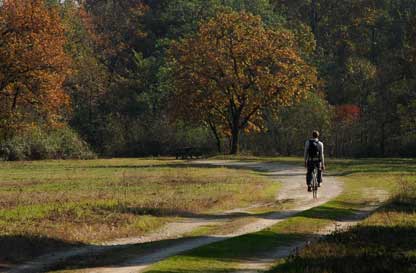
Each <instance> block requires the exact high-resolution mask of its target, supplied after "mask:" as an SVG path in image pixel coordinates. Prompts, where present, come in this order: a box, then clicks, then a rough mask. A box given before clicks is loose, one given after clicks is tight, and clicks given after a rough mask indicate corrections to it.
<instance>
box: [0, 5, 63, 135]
mask: <svg viewBox="0 0 416 273" xmlns="http://www.w3.org/2000/svg"><path fill="white" fill-rule="evenodd" d="M65 42H66V40H65V36H64V28H63V26H62V22H61V20H60V17H59V14H58V11H57V10H56V9H55V8H53V7H51V6H46V4H45V2H44V1H43V0H21V1H14V0H5V1H3V4H2V6H1V7H0V98H1V100H2V101H1V105H0V108H1V114H0V115H1V116H0V119H1V121H2V122H1V128H2V129H3V130H4V131H5V133H6V134H10V132H11V129H13V128H18V127H19V126H21V125H23V124H25V123H26V124H27V123H31V122H39V121H41V122H47V123H48V124H52V125H53V124H56V123H58V122H59V121H60V119H61V115H60V114H61V113H62V110H66V109H68V107H69V98H68V96H67V95H66V94H65V93H64V91H63V89H62V84H63V82H64V80H65V78H66V75H67V72H68V69H69V64H70V59H69V58H68V56H67V55H66V54H65V51H64V45H65Z"/></svg>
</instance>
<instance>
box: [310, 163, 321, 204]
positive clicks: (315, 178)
mask: <svg viewBox="0 0 416 273" xmlns="http://www.w3.org/2000/svg"><path fill="white" fill-rule="evenodd" d="M318 185H319V184H318V167H317V166H314V167H313V171H312V185H311V187H312V195H313V199H318V187H319V186H318Z"/></svg>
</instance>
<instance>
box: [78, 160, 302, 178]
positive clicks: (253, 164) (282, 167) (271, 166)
mask: <svg viewBox="0 0 416 273" xmlns="http://www.w3.org/2000/svg"><path fill="white" fill-rule="evenodd" d="M276 164H277V162H272V161H269V162H261V161H236V162H233V161H230V162H228V163H226V164H222V163H218V164H215V163H213V164H210V163H203V161H200V162H196V161H192V160H190V161H186V162H183V163H168V164H149V165H115V166H112V165H108V166H105V165H102V166H101V165H96V166H88V167H85V166H80V167H76V168H84V169H85V168H91V169H147V168H175V169H188V168H207V169H215V168H228V169H239V170H249V171H253V170H254V171H257V172H267V173H269V172H275V171H288V170H292V169H293V166H294V165H293V164H292V165H291V164H285V163H279V164H278V165H277V166H276ZM264 165H266V166H267V167H268V168H267V169H265V168H264ZM299 167H302V166H299ZM293 175H299V174H298V173H297V174H295V173H294V174H293Z"/></svg>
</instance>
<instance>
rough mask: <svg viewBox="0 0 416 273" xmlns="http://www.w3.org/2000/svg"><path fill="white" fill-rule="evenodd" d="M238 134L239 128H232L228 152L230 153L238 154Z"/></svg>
mask: <svg viewBox="0 0 416 273" xmlns="http://www.w3.org/2000/svg"><path fill="white" fill-rule="evenodd" d="M239 135H240V130H239V129H237V128H234V129H233V130H232V134H231V147H230V154H232V155H236V154H238V150H239V140H240V138H239Z"/></svg>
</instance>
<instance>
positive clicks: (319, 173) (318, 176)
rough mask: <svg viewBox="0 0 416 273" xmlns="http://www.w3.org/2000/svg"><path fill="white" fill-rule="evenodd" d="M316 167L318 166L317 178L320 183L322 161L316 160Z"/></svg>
mask: <svg viewBox="0 0 416 273" xmlns="http://www.w3.org/2000/svg"><path fill="white" fill-rule="evenodd" d="M316 167H317V168H318V174H317V180H318V183H319V184H321V183H322V162H318V164H317V166H316Z"/></svg>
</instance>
